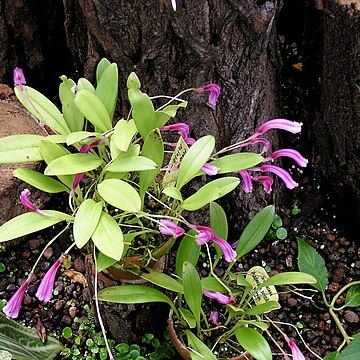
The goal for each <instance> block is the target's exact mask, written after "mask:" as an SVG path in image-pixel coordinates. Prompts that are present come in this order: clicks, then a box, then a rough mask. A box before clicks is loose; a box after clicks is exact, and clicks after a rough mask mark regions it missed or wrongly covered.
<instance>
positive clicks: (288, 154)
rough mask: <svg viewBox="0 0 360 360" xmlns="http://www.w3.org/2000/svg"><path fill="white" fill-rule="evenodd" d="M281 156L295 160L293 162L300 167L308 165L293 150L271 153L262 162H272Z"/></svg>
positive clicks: (305, 160)
mask: <svg viewBox="0 0 360 360" xmlns="http://www.w3.org/2000/svg"><path fill="white" fill-rule="evenodd" d="M282 156H286V157H288V158H291V159H293V160H295V162H296V163H297V164H298V165H299V166H301V167H306V166H307V164H308V160H307V159H305V158H304V157H303V156H302V155H301V154H300V153H299V152H298V151H296V150H293V149H280V150H276V151H274V152H273V153H271V154H270V155H269V156H268V157H267V158H266V159H264V162H266V161H270V160H271V161H272V160H275V159H277V158H279V157H282Z"/></svg>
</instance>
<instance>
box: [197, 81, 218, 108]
mask: <svg viewBox="0 0 360 360" xmlns="http://www.w3.org/2000/svg"><path fill="white" fill-rule="evenodd" d="M196 91H197V92H198V93H201V92H204V91H209V105H210V106H211V107H213V108H214V107H215V106H216V102H217V99H218V97H219V96H220V86H219V85H217V84H207V85H204V86H201V87H199V88H198V89H196Z"/></svg>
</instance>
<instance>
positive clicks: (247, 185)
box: [239, 170, 253, 193]
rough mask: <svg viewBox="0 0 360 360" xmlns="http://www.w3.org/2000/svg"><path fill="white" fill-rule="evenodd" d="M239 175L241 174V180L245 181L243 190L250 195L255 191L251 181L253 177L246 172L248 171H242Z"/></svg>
mask: <svg viewBox="0 0 360 360" xmlns="http://www.w3.org/2000/svg"><path fill="white" fill-rule="evenodd" d="M239 174H240V176H241V179H242V181H243V183H242V189H243V190H244V191H245V192H246V193H249V192H250V191H251V190H252V189H253V184H252V180H251V176H250V174H249V172H248V171H246V170H240V171H239Z"/></svg>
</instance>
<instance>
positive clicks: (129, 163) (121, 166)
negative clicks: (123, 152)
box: [105, 156, 157, 172]
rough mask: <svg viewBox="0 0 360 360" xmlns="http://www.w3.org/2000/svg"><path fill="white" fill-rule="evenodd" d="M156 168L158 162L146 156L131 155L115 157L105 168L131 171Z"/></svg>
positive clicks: (113, 170) (107, 169) (115, 170)
mask: <svg viewBox="0 0 360 360" xmlns="http://www.w3.org/2000/svg"><path fill="white" fill-rule="evenodd" d="M156 168H157V165H156V163H155V162H154V161H152V160H151V159H149V158H147V157H145V156H129V157H124V158H117V159H115V160H114V161H113V162H112V163H110V164H109V165H108V166H106V168H105V170H106V171H111V172H129V171H145V170H154V169H156Z"/></svg>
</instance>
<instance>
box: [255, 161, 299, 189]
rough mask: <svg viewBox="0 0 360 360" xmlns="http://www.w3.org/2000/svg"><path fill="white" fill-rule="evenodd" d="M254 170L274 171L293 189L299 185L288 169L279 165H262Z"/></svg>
mask: <svg viewBox="0 0 360 360" xmlns="http://www.w3.org/2000/svg"><path fill="white" fill-rule="evenodd" d="M252 170H254V171H265V172H272V173H274V174H275V175H277V176H278V177H279V178H281V179H282V180H283V181H284V183H285V186H286V187H287V188H288V189H293V188H294V187H296V186H298V183H297V182H295V181H294V179H293V178H292V177H291V175H290V174H289V173H288V172H287V171H286V170H284V169H282V168H281V167H279V166H275V165H262V166H260V167H255V168H253V169H252Z"/></svg>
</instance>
